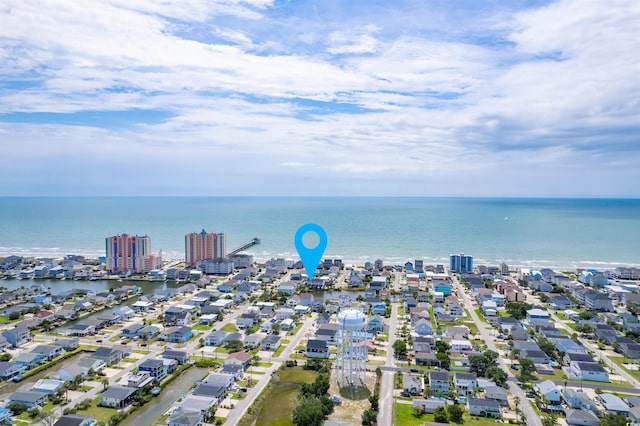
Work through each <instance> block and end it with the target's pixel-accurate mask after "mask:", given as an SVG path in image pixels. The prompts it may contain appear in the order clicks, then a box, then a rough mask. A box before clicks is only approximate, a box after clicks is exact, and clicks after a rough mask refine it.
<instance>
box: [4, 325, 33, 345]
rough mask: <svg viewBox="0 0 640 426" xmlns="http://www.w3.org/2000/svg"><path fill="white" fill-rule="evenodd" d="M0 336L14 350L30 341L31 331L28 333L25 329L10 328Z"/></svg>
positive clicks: (18, 327) (19, 327)
mask: <svg viewBox="0 0 640 426" xmlns="http://www.w3.org/2000/svg"><path fill="white" fill-rule="evenodd" d="M2 335H3V336H4V337H5V339H7V341H8V342H9V343H11V346H12V347H14V348H18V347H20V346H22V345H24V344H25V343H27V342H29V341H31V331H29V329H28V328H27V327H21V326H17V327H15V328H10V329H9V330H5V331H3V332H2Z"/></svg>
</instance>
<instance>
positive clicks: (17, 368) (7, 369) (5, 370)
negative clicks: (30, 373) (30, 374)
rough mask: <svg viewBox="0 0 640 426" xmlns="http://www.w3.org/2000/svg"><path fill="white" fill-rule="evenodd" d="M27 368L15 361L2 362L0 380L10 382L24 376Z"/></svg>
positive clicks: (0, 363)
mask: <svg viewBox="0 0 640 426" xmlns="http://www.w3.org/2000/svg"><path fill="white" fill-rule="evenodd" d="M26 369H27V367H25V366H24V365H23V364H20V363H17V362H14V361H0V379H2V380H9V379H12V378H13V377H15V376H18V375H20V374H22V373H23V372H24V371H25V370H26Z"/></svg>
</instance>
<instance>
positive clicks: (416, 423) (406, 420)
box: [394, 401, 433, 426]
mask: <svg viewBox="0 0 640 426" xmlns="http://www.w3.org/2000/svg"><path fill="white" fill-rule="evenodd" d="M394 404H395V405H396V410H395V411H396V419H395V420H396V421H395V424H396V425H398V426H422V425H423V424H424V422H432V421H433V414H422V415H421V416H416V415H415V414H413V405H412V404H398V403H396V402H395V401H394Z"/></svg>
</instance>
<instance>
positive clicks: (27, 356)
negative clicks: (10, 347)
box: [15, 352, 46, 369]
mask: <svg viewBox="0 0 640 426" xmlns="http://www.w3.org/2000/svg"><path fill="white" fill-rule="evenodd" d="M45 361H46V360H45V357H44V355H42V354H38V353H31V352H20V353H19V354H18V356H16V357H15V362H17V363H18V364H20V365H22V366H24V367H25V368H26V369H30V368H34V367H37V366H38V365H40V364H42V363H43V362H45Z"/></svg>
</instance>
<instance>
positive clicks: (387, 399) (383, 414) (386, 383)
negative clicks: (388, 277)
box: [378, 303, 398, 425]
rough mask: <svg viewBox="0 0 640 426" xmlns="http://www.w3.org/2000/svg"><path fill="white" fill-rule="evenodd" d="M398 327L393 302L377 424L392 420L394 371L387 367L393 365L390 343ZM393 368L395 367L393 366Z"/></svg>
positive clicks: (384, 423)
mask: <svg viewBox="0 0 640 426" xmlns="http://www.w3.org/2000/svg"><path fill="white" fill-rule="evenodd" d="M397 329H398V304H397V303H393V304H392V305H391V317H390V318H389V342H388V346H387V359H386V362H385V365H384V367H386V368H384V367H383V368H381V370H382V379H381V381H380V400H379V404H378V406H379V407H380V411H379V413H378V424H379V425H391V424H393V422H394V420H395V419H394V418H393V375H394V371H393V370H391V369H389V368H390V367H393V368H394V367H395V360H394V359H393V348H392V347H391V345H392V344H393V342H394V341H395V339H396V330H397ZM394 370H395V368H394Z"/></svg>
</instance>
